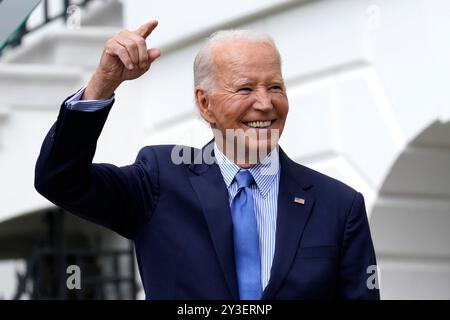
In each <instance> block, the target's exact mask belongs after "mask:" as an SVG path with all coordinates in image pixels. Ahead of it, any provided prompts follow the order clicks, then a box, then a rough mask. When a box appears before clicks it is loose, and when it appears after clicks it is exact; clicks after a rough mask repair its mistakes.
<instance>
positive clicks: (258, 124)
mask: <svg viewBox="0 0 450 320" xmlns="http://www.w3.org/2000/svg"><path fill="white" fill-rule="evenodd" d="M274 122H275V120H258V121H247V122H243V123H244V124H245V125H246V126H247V127H249V128H254V129H267V128H270V126H271V125H272V124H273V123H274Z"/></svg>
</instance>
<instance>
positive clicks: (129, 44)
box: [82, 20, 161, 100]
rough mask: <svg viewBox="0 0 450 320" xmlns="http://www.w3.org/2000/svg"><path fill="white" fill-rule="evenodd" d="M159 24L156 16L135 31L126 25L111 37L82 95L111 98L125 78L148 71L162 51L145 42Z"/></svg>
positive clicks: (96, 98) (95, 98)
mask: <svg viewBox="0 0 450 320" xmlns="http://www.w3.org/2000/svg"><path fill="white" fill-rule="evenodd" d="M157 25H158V21H156V20H152V21H150V22H148V23H145V24H143V25H142V26H140V27H139V28H138V29H137V30H135V31H129V30H126V29H125V30H122V31H120V32H119V33H118V34H116V35H115V36H114V37H112V38H111V39H109V40H108V41H107V42H106V44H105V48H104V50H103V53H102V56H101V58H100V62H99V64H98V66H97V69H96V70H95V73H94V74H93V75H92V77H91V80H90V81H89V83H88V85H87V87H86V90H85V91H84V94H83V97H82V99H83V100H98V99H107V98H109V97H111V95H112V94H113V93H114V91H115V90H116V89H117V87H118V86H119V85H120V84H121V83H122V82H123V81H126V80H133V79H137V78H139V77H140V76H142V75H143V74H144V73H146V72H147V71H148V70H149V68H150V66H151V64H152V62H153V61H155V60H156V59H157V58H158V57H159V56H160V54H161V53H160V51H159V49H154V48H152V49H147V44H146V42H145V39H147V37H148V36H149V35H150V34H151V33H152V31H153V30H154V29H155V28H156V26H157Z"/></svg>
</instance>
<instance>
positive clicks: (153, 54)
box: [147, 48, 161, 63]
mask: <svg viewBox="0 0 450 320" xmlns="http://www.w3.org/2000/svg"><path fill="white" fill-rule="evenodd" d="M147 54H148V58H149V60H150V63H152V62H153V61H155V60H156V59H158V58H159V56H160V55H161V50H159V49H156V48H151V49H149V50H147Z"/></svg>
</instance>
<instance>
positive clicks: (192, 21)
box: [0, 0, 450, 298]
mask: <svg viewBox="0 0 450 320" xmlns="http://www.w3.org/2000/svg"><path fill="white" fill-rule="evenodd" d="M122 2H123V3H124V22H125V24H126V26H127V27H129V28H136V27H137V26H138V25H139V24H141V23H143V22H145V21H147V20H148V19H151V18H157V19H158V20H159V21H160V25H159V26H158V28H157V29H156V30H155V32H154V34H152V35H151V36H150V38H149V40H148V44H149V45H150V46H158V47H160V48H161V49H162V56H161V58H160V59H158V61H157V62H156V63H155V64H154V65H153V66H152V68H151V71H150V73H148V74H147V75H145V76H144V77H142V78H141V79H139V80H137V81H134V82H130V83H127V84H125V85H124V86H122V87H121V88H120V89H119V90H118V91H117V92H116V94H117V103H116V105H115V106H114V109H113V111H112V113H111V115H110V118H109V119H108V122H107V124H106V126H105V130H104V132H103V134H102V137H101V139H100V141H99V144H98V152H97V156H96V161H105V162H113V163H116V164H119V165H120V164H128V163H130V162H132V161H133V160H134V158H135V156H136V153H137V151H138V149H139V148H140V147H141V146H142V145H143V144H156V143H157V144H160V143H180V144H189V145H195V146H198V147H200V146H202V145H203V144H204V143H206V142H207V141H208V140H209V139H210V137H211V134H210V132H209V128H208V127H207V126H206V125H205V124H204V123H203V122H202V121H201V120H200V119H199V118H198V115H197V112H196V109H195V106H194V103H193V94H192V82H193V81H192V61H193V58H194V56H195V54H196V52H197V50H198V48H199V47H200V45H201V42H202V40H203V38H204V37H205V36H206V35H207V34H209V33H210V32H212V31H215V30H217V29H221V28H250V29H257V30H261V31H265V32H267V33H269V34H271V35H272V36H273V37H274V39H275V41H276V42H277V43H278V46H279V49H280V52H281V54H282V56H283V61H284V65H283V70H284V75H285V80H286V83H287V86H288V95H289V99H290V115H289V118H288V121H287V124H286V130H285V132H284V135H283V137H282V140H281V145H282V146H283V147H284V149H285V150H286V151H287V152H288V154H289V155H291V157H293V158H294V159H296V160H297V161H299V162H301V163H303V164H306V165H308V166H311V167H313V168H315V169H318V170H320V171H322V172H324V173H327V174H329V175H331V176H334V177H336V178H338V179H341V180H343V181H344V182H347V183H348V184H350V185H351V186H353V187H355V188H356V189H358V190H360V191H361V192H362V193H363V194H364V196H365V198H366V204H367V207H368V213H369V215H371V214H372V213H373V212H376V211H375V210H373V208H380V206H381V204H382V201H383V197H382V195H381V196H380V195H379V192H380V190H382V188H383V186H384V184H385V181H386V177H388V176H389V174H390V173H391V169H392V166H393V165H394V163H396V161H397V159H399V157H400V156H401V155H402V154H404V152H405V150H408V145H409V144H410V143H411V142H412V141H413V140H414V139H415V138H416V136H418V135H419V134H420V133H421V132H422V131H423V130H424V129H426V128H427V127H429V126H430V125H431V124H432V123H434V122H435V121H436V120H439V119H440V120H441V121H443V122H445V121H449V120H450V107H449V102H448V99H447V93H446V92H447V88H446V87H447V84H448V83H450V81H449V80H450V79H449V77H450V73H449V72H448V69H449V67H450V63H449V62H448V56H450V55H449V54H450V44H449V42H448V41H446V39H448V36H449V34H450V25H449V24H448V12H450V2H448V1H440V0H427V1H425V0H321V1H309V2H305V1H281V0H280V1H259V2H255V1H250V0H244V1H243V0H241V1H239V2H238V1H234V0H233V1H232V2H229V1H228V2H216V1H214V2H213V1H206V0H196V1H187V2H186V1H181V0H180V1H175V0H168V1H164V2H159V3H157V5H156V3H155V2H144V1H129V0H124V1H122ZM111 26H113V27H111ZM111 26H110V27H106V28H105V27H99V26H96V27H83V28H82V29H81V30H60V31H57V32H53V33H52V34H51V36H46V35H45V34H43V35H41V36H37V37H36V38H37V40H36V41H35V42H34V43H32V42H31V41H30V42H28V43H26V44H25V45H24V47H23V48H22V49H20V50H21V51H20V50H18V51H17V52H15V53H12V54H11V55H9V56H8V57H6V58H4V59H3V61H8V62H9V63H20V64H27V63H30V61H31V62H32V63H33V64H37V65H42V64H44V65H47V66H48V65H49V64H51V65H52V66H53V67H57V69H58V70H59V71H54V72H53V71H52V72H50V75H49V74H48V73H49V72H48V71H45V72H46V73H45V74H46V75H47V76H46V78H45V79H47V78H48V77H50V79H53V82H52V83H53V84H52V85H55V83H59V84H60V85H62V84H64V87H61V88H59V89H55V91H51V92H52V94H51V95H44V93H45V92H47V91H42V92H41V93H38V94H37V97H38V99H34V100H36V101H41V102H42V101H43V102H42V103H38V104H33V103H31V104H29V103H28V102H29V101H31V102H33V99H29V98H27V97H23V98H22V97H21V96H20V95H18V93H14V92H17V91H13V90H17V86H19V85H20V86H23V83H26V84H28V85H29V86H30V87H29V89H27V90H26V92H27V93H28V92H36V88H38V85H40V84H41V82H38V83H35V82H32V81H26V79H27V78H30V77H31V78H32V76H31V75H29V74H27V73H26V72H25V73H23V71H19V73H20V72H22V75H23V77H22V79H21V80H20V81H22V82H20V81H19V82H18V83H19V84H17V85H16V89H14V88H11V87H10V85H11V84H10V83H9V81H8V79H9V78H8V77H9V76H8V74H9V73H8V72H9V71H8V70H9V69H8V68H9V67H5V66H4V65H3V66H2V65H1V64H0V92H4V93H5V94H4V95H1V96H0V110H3V111H2V112H0V113H1V114H3V116H2V115H0V118H1V119H3V120H1V121H0V164H1V166H0V173H1V176H2V177H6V180H4V181H14V183H13V184H5V183H4V182H2V183H1V185H0V194H1V195H4V194H6V195H8V196H7V197H5V198H4V199H3V198H2V203H3V205H2V207H1V208H0V217H2V218H4V219H5V218H6V217H11V216H14V215H18V214H20V213H21V212H24V211H26V210H32V209H33V208H37V207H41V206H46V205H48V202H46V200H44V199H43V198H41V197H39V196H38V195H36V193H35V191H34V189H33V187H32V184H31V183H32V176H31V175H32V168H33V165H34V161H35V158H36V155H37V150H38V146H39V144H40V143H41V140H42V137H43V134H44V132H45V130H46V128H47V127H48V126H49V124H50V123H51V122H52V121H53V120H54V118H55V117H56V114H57V109H58V106H59V102H60V100H61V99H62V98H63V97H64V96H66V95H68V94H70V93H71V92H73V90H76V88H77V87H79V86H81V85H82V84H83V83H85V82H86V81H87V79H88V77H89V74H90V72H92V70H93V68H94V67H95V64H96V62H97V61H98V55H99V53H100V52H101V48H102V45H103V42H104V41H105V39H107V38H108V37H109V36H111V35H112V34H114V32H116V31H117V28H116V27H117V26H116V25H114V24H112V23H111ZM40 37H41V38H40ZM43 39H47V40H45V41H44V40H43ZM42 43H44V44H45V45H42ZM27 48H28V49H27ZM30 48H32V50H31V49H30ZM75 49H76V50H77V55H76V56H70V55H69V53H70V52H71V51H72V50H75ZM67 57H71V58H70V59H67ZM5 68H6V69H8V70H6V69H5ZM13 68H17V66H13ZM61 68H63V69H61ZM19 69H20V68H19ZM2 70H6V71H3V73H2ZM21 70H22V69H21ZM27 70H31V69H27ZM69 70H70V71H69ZM30 72H31V73H33V71H30ZM36 72H40V71H39V70H38V71H36ZM61 73H62V74H70V75H71V76H70V77H64V81H63V80H60V81H59V82H58V80H57V79H59V78H58V77H60V76H56V75H61ZM2 74H3V75H4V76H3V78H2ZM39 74H41V73H39ZM55 74H56V75H55ZM27 88H28V87H27ZM55 88H56V87H55ZM33 90H35V91H33ZM8 93H9V94H8ZM18 96H19V97H21V99H17V97H18ZM29 96H30V95H29ZM3 97H9V98H8V99H6V98H3ZM11 97H12V98H14V97H16V100H14V99H12V98H11ZM24 104H25V105H24ZM30 128H31V129H30ZM30 130H31V131H32V132H30ZM446 138H448V137H447V135H446V134H445V135H444V138H443V139H446ZM12 139H18V141H21V142H22V143H21V145H20V146H19V145H17V144H12V143H11V140H12ZM21 146H28V147H27V148H22V149H20V147H21ZM436 148H437V149H445V148H446V147H443V146H438V147H436ZM427 161H428V160H427ZM430 161H431V160H430ZM15 163H20V164H21V165H22V166H23V167H24V168H26V171H24V172H19V171H18V170H16V168H15V166H14V164H15ZM402 163H403V166H405V168H406V169H407V168H408V167H409V166H410V162H402ZM439 168H441V167H439ZM438 170H441V169H438ZM442 170H445V167H443V168H442ZM396 181H397V180H396ZM413 182H414V180H413V181H412V183H413ZM430 188H431V189H432V186H429V190H430V192H431V189H430ZM433 190H434V189H433ZM19 198H20V201H19V200H18V199H19ZM396 201H397V200H396ZM444 202H445V201H444ZM413 203H415V202H413ZM395 204H396V205H397V206H401V208H404V206H403V205H402V202H398V201H397V202H396V203H395ZM434 205H437V206H438V208H437V210H436V211H437V212H439V214H440V215H442V216H443V217H444V218H443V220H439V219H438V220H433V221H434V222H433V223H436V221H441V222H442V221H444V222H446V221H448V220H446V218H445V217H446V215H447V214H450V213H449V212H448V210H447V207H446V206H445V205H442V206H439V203H437V204H434ZM394 211H395V210H394ZM384 212H388V211H384ZM419 214H420V212H419ZM371 218H377V216H371ZM389 218H393V216H392V215H391V216H389V215H384V214H380V216H379V219H381V221H382V223H381V225H383V224H385V223H388V221H389ZM423 219H425V221H426V219H427V218H425V217H424V218H423ZM431 219H435V218H431ZM383 221H384V222H383ZM418 221H419V220H418ZM441 227H443V228H445V226H442V225H441ZM383 230H384V229H383V228H376V230H374V232H377V234H375V235H374V236H375V237H376V238H377V239H388V233H386V234H384V231H383ZM427 230H428V229H427ZM429 230H430V231H429V232H432V229H429ZM394 231H397V232H398V234H399V237H400V236H401V235H406V236H410V233H409V232H410V230H409V231H408V230H403V229H402V228H401V224H400V225H398V228H395V229H394ZM394 235H395V232H394ZM412 236H413V235H412ZM403 238H404V237H403ZM444 240H445V241H447V240H448V239H447V238H444ZM377 243H380V242H377ZM384 243H385V245H383V247H382V248H381V247H380V254H381V256H386V254H387V253H386V252H390V251H389V250H390V243H389V241H387V242H384ZM433 245H434V244H433V243H432V242H430V246H431V247H433ZM444 245H447V244H444ZM414 246H415V242H414V241H410V242H408V241H406V242H405V247H404V248H403V249H402V250H403V251H401V250H400V251H396V253H395V255H393V256H392V255H391V256H389V257H390V258H389V259H391V258H392V259H391V260H389V261H387V260H386V263H385V266H390V269H391V270H394V269H396V270H400V273H397V275H399V274H401V275H402V277H403V278H402V279H403V280H401V279H400V278H401V277H400V276H392V273H386V276H385V277H386V279H382V284H384V285H385V286H386V285H387V284H386V283H390V284H391V287H390V289H389V291H388V292H389V293H388V294H387V295H386V296H385V297H386V298H401V297H406V295H405V291H406V289H407V290H411V291H410V292H413V293H414V294H411V295H410V296H408V297H416V298H417V297H422V298H432V297H438V298H448V297H449V295H450V293H449V289H448V287H445V286H440V285H439V284H442V283H444V282H445V281H446V279H447V275H448V268H447V265H446V264H445V263H444V264H442V260H439V261H440V262H439V261H436V260H423V259H422V260H421V261H423V262H424V263H425V264H426V265H427V266H429V268H428V269H427V270H435V271H436V272H434V271H430V272H431V274H432V277H430V278H429V279H430V280H429V281H428V282H427V283H428V285H429V288H428V289H427V290H426V291H421V290H419V289H420V286H415V287H414V286H410V287H408V286H405V283H408V279H409V278H411V277H416V276H415V274H417V272H416V271H414V270H415V269H414V268H409V269H408V268H407V267H405V266H411V261H410V260H408V259H407V257H406V253H407V252H408V250H410V249H411V248H413V247H414ZM430 246H429V247H427V248H425V247H424V248H423V249H421V250H432V248H431V249H430ZM402 252H403V253H404V254H403V253H402ZM383 280H384V281H383ZM445 283H446V282H445ZM405 288H406V289H405ZM382 294H383V293H382Z"/></svg>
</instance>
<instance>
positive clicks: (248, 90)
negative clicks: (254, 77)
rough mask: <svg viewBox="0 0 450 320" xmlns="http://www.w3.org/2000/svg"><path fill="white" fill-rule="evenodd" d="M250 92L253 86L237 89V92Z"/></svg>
mask: <svg viewBox="0 0 450 320" xmlns="http://www.w3.org/2000/svg"><path fill="white" fill-rule="evenodd" d="M250 92H252V88H249V87H243V88H239V89H238V90H237V93H241V94H249V93H250Z"/></svg>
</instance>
